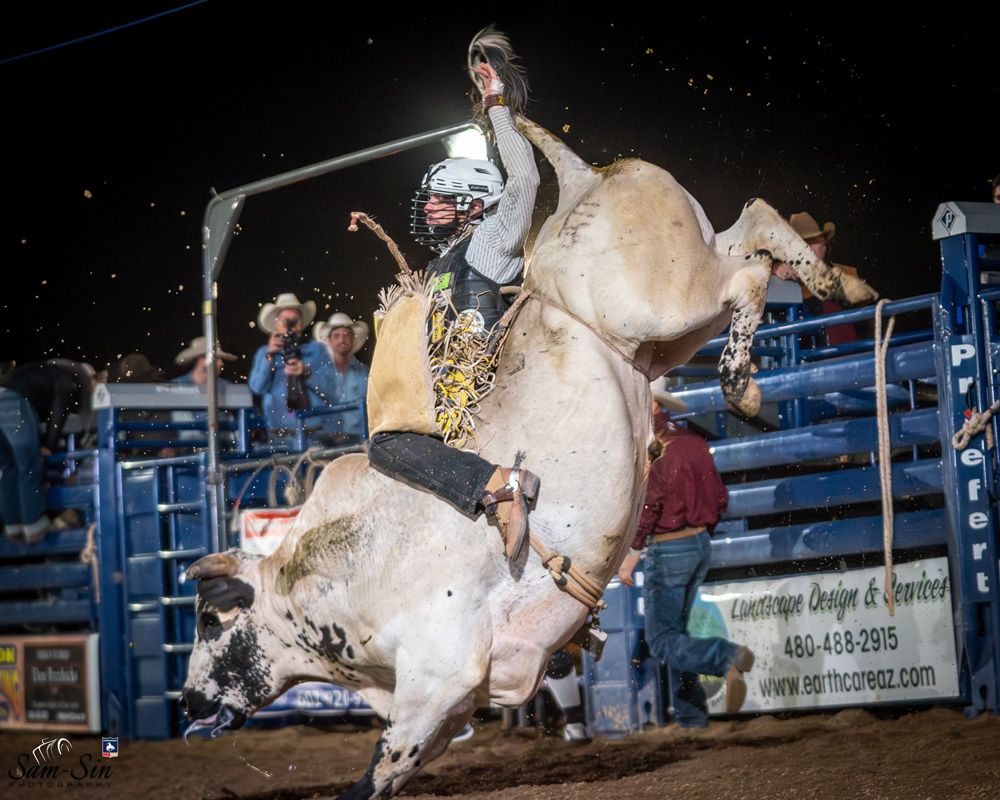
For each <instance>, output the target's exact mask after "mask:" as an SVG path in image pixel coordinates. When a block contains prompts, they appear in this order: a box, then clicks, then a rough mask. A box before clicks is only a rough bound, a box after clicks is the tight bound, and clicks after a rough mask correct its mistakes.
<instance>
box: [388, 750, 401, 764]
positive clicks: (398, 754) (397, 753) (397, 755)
mask: <svg viewBox="0 0 1000 800" xmlns="http://www.w3.org/2000/svg"><path fill="white" fill-rule="evenodd" d="M402 755H403V753H402V752H401V751H399V750H393V751H392V755H391V756H390V757H389V759H390V760H391V761H392V763H393V764H395V763H396V762H397V761H399V759H400V758H401V757H402Z"/></svg>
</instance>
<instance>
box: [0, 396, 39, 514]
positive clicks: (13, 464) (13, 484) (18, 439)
mask: <svg viewBox="0 0 1000 800" xmlns="http://www.w3.org/2000/svg"><path fill="white" fill-rule="evenodd" d="M44 513H45V492H44V490H43V489H42V456H41V453H40V452H39V444H38V418H37V417H36V416H35V410H34V409H33V408H32V407H31V404H30V403H29V402H28V401H27V400H26V399H25V398H24V397H23V396H22V395H19V394H18V393H17V392H12V391H11V390H10V389H3V388H0V514H3V520H4V523H6V524H7V525H27V524H30V523H32V522H35V521H36V520H37V519H38V518H39V517H41V516H42V515H43V514H44Z"/></svg>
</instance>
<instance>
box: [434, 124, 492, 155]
mask: <svg viewBox="0 0 1000 800" xmlns="http://www.w3.org/2000/svg"><path fill="white" fill-rule="evenodd" d="M444 147H445V150H447V151H448V157H449V158H479V159H482V160H484V161H485V160H486V157H487V154H486V137H484V136H483V135H482V134H481V133H480V132H479V131H478V130H467V131H462V132H461V133H454V134H452V135H451V136H448V137H447V138H446V139H445V140H444Z"/></svg>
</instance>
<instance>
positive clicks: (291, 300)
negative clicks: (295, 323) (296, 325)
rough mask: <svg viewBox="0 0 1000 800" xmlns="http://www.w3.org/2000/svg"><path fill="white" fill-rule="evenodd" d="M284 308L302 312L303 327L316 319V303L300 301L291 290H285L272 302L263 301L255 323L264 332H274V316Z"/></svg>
mask: <svg viewBox="0 0 1000 800" xmlns="http://www.w3.org/2000/svg"><path fill="white" fill-rule="evenodd" d="M286 308H294V309H297V310H298V311H299V313H301V314H302V327H303V328H307V327H308V326H309V323H310V322H312V321H313V320H314V319H316V304H315V303H314V302H313V301H312V300H309V301H307V302H305V303H300V302H299V298H298V297H296V296H295V295H294V294H293V293H292V292H285V293H284V294H279V295H278V296H277V297H276V298H275V299H274V302H273V303H264V307H263V308H262V309H261V310H260V314H259V315H258V316H257V324H258V325H259V326H260V327H261V328H262V329H263V330H264V332H265V333H274V321H275V318H276V317H277V316H278V312H279V311H284V310H285V309H286Z"/></svg>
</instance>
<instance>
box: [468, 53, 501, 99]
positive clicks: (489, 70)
mask: <svg viewBox="0 0 1000 800" xmlns="http://www.w3.org/2000/svg"><path fill="white" fill-rule="evenodd" d="M473 72H475V73H476V75H478V76H479V77H480V79H481V89H482V93H483V109H484V110H486V109H489V108H490V107H492V106H495V105H503V81H501V80H500V76H499V75H497V71H496V70H495V69H493V67H491V66H490V64H489V63H488V62H486V61H483V62H482V63H481V64H479V65H478V66H477V67H476V68H475V69H474V70H473Z"/></svg>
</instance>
